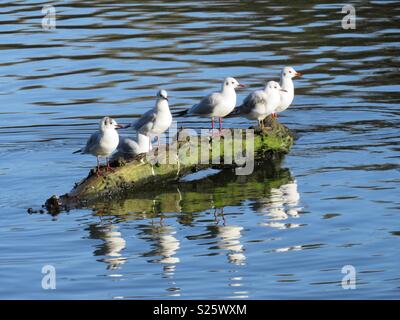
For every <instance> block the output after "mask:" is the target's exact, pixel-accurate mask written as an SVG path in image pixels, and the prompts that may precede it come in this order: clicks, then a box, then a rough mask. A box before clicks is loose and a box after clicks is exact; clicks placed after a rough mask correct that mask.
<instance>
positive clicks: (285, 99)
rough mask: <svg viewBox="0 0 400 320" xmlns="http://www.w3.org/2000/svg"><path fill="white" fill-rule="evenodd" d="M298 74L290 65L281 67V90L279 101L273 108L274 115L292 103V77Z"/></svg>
mask: <svg viewBox="0 0 400 320" xmlns="http://www.w3.org/2000/svg"><path fill="white" fill-rule="evenodd" d="M300 76H301V73H300V72H297V71H296V70H294V69H293V68H292V67H284V68H283V70H282V73H281V81H280V85H281V88H282V89H283V91H281V102H280V104H279V106H278V107H277V108H276V110H275V114H274V115H275V117H278V115H277V114H278V113H280V112H282V111H285V110H286V109H287V108H289V106H290V105H291V104H292V102H293V98H294V84H293V80H292V79H293V78H294V77H300Z"/></svg>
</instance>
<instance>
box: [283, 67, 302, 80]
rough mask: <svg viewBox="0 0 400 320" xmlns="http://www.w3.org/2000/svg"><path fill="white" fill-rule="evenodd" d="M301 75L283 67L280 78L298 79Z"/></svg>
mask: <svg viewBox="0 0 400 320" xmlns="http://www.w3.org/2000/svg"><path fill="white" fill-rule="evenodd" d="M300 76H301V73H300V72H297V71H296V70H294V69H293V68H292V67H284V68H283V70H282V78H287V79H292V78H294V77H300Z"/></svg>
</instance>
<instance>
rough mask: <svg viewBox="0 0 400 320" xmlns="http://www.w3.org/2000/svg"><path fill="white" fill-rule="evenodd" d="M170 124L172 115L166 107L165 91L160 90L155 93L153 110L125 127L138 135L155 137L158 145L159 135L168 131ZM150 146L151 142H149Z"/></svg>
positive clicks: (167, 106) (166, 95)
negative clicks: (133, 130)
mask: <svg viewBox="0 0 400 320" xmlns="http://www.w3.org/2000/svg"><path fill="white" fill-rule="evenodd" d="M171 123H172V114H171V111H170V110H169V105H168V94H167V91H166V90H160V91H158V93H157V101H156V105H155V107H154V108H153V109H151V110H149V111H147V112H146V113H144V114H143V115H142V117H141V118H139V119H138V120H137V121H136V122H134V123H132V124H130V125H128V126H126V127H125V128H128V127H133V128H134V129H135V130H136V131H137V132H138V133H141V134H143V135H145V136H149V137H150V138H152V137H153V136H156V137H157V140H158V144H160V134H162V133H164V132H165V131H167V130H168V128H169V127H170V126H171ZM149 144H151V140H150V141H149Z"/></svg>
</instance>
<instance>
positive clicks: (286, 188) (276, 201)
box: [257, 181, 301, 229]
mask: <svg viewBox="0 0 400 320" xmlns="http://www.w3.org/2000/svg"><path fill="white" fill-rule="evenodd" d="M299 200H300V194H299V192H298V191H297V182H296V181H293V182H291V183H288V184H284V185H282V186H280V187H279V188H272V189H271V195H270V197H269V198H268V199H264V200H263V201H261V202H260V203H259V207H258V208H257V211H258V212H263V213H264V215H265V216H267V217H268V218H269V219H268V220H269V222H266V223H262V224H261V225H263V226H268V227H273V228H278V229H288V228H296V227H299V226H300V225H299V224H295V223H283V222H281V221H283V220H287V219H288V218H289V217H292V218H298V217H299V211H300V210H301V208H299V207H298V204H299Z"/></svg>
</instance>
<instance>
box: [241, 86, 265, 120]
mask: <svg viewBox="0 0 400 320" xmlns="http://www.w3.org/2000/svg"><path fill="white" fill-rule="evenodd" d="M263 102H264V96H263V94H262V92H260V91H254V92H252V93H250V94H249V95H248V96H247V97H246V98H245V99H244V100H243V103H242V105H241V106H240V107H239V111H238V112H239V113H240V114H249V113H250V112H251V111H252V110H253V109H254V108H255V107H256V105H257V104H258V103H263Z"/></svg>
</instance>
